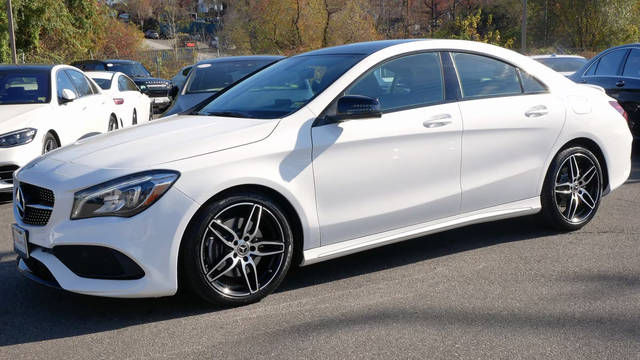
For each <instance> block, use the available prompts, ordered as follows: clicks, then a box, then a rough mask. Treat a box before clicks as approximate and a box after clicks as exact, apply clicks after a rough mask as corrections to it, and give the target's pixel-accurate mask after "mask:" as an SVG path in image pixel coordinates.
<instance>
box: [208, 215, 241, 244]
mask: <svg viewBox="0 0 640 360" xmlns="http://www.w3.org/2000/svg"><path fill="white" fill-rule="evenodd" d="M216 228H217V229H216ZM209 230H211V232H213V233H214V234H216V236H217V237H218V238H219V239H220V241H222V243H224V244H225V245H227V246H229V247H231V248H235V246H234V245H233V242H234V241H235V240H238V235H237V234H236V233H235V231H233V230H231V229H230V228H229V227H227V226H225V225H224V224H223V223H222V222H221V221H220V220H213V221H212V222H210V223H209ZM224 235H226V236H227V238H225V236H224ZM229 237H231V240H229V239H228V238H229Z"/></svg>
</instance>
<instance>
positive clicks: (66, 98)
mask: <svg viewBox="0 0 640 360" xmlns="http://www.w3.org/2000/svg"><path fill="white" fill-rule="evenodd" d="M77 98H78V95H76V93H75V92H73V91H72V90H70V89H62V98H60V103H61V104H66V103H68V102H72V101H73V100H75V99H77Z"/></svg>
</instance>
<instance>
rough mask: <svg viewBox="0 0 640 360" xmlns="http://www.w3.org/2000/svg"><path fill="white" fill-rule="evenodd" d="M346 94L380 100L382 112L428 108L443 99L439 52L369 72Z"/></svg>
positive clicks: (402, 58) (411, 58)
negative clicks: (408, 108)
mask: <svg viewBox="0 0 640 360" xmlns="http://www.w3.org/2000/svg"><path fill="white" fill-rule="evenodd" d="M345 95H363V96H368V97H370V98H374V99H378V100H379V101H380V107H381V109H382V110H383V111H385V110H393V109H399V108H407V107H414V106H420V105H429V104H433V103H438V102H441V101H443V100H444V81H443V76H442V64H441V61H440V54H439V53H437V52H436V53H423V54H415V55H409V56H404V57H401V58H399V59H395V60H391V61H389V62H386V63H384V64H382V65H380V66H378V67H377V68H374V69H373V70H370V71H369V72H368V73H367V74H366V75H365V76H364V77H363V78H361V79H360V80H358V81H357V82H356V83H355V84H353V85H352V86H351V87H350V88H349V89H347V91H346V92H345Z"/></svg>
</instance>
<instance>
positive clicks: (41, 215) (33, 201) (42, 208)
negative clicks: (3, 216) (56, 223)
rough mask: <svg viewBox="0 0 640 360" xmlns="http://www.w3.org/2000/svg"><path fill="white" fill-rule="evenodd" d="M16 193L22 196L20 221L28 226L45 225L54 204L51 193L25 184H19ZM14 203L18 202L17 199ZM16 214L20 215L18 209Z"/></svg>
mask: <svg viewBox="0 0 640 360" xmlns="http://www.w3.org/2000/svg"><path fill="white" fill-rule="evenodd" d="M18 191H22V196H23V197H24V215H23V216H22V221H23V222H24V223H25V224H28V225H35V226H45V225H47V223H48V222H49V218H50V217H51V212H52V211H53V204H54V202H55V198H54V196H53V191H51V190H49V189H45V188H42V187H39V186H35V185H31V184H25V183H20V188H19V190H18ZM16 201H19V199H16ZM18 213H19V214H20V215H22V213H21V212H20V209H18Z"/></svg>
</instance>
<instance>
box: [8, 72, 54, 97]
mask: <svg viewBox="0 0 640 360" xmlns="http://www.w3.org/2000/svg"><path fill="white" fill-rule="evenodd" d="M49 89H50V79H49V71H48V70H24V69H14V70H0V104H43V103H48V102H49V101H50V100H51V92H50V91H49Z"/></svg>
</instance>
